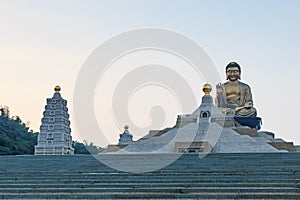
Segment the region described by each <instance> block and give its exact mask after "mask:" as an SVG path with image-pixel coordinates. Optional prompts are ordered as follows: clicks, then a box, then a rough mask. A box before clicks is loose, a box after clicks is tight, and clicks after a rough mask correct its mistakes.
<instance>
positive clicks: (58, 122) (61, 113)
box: [34, 86, 74, 155]
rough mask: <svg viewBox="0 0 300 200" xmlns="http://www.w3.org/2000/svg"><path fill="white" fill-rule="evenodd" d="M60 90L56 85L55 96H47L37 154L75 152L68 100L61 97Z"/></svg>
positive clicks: (36, 149)
mask: <svg viewBox="0 0 300 200" xmlns="http://www.w3.org/2000/svg"><path fill="white" fill-rule="evenodd" d="M60 90H61V88H60V87H59V86H56V87H55V88H54V91H55V93H54V95H53V97H52V98H47V105H46V106H45V111H44V113H43V118H42V125H41V126H40V134H39V135H38V138H37V145H36V146H35V151H34V154H35V155H64V154H74V149H73V148H72V136H71V128H70V120H69V114H68V108H67V100H65V99H63V98H62V97H61V94H60Z"/></svg>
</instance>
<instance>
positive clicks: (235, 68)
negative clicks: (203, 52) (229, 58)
mask: <svg viewBox="0 0 300 200" xmlns="http://www.w3.org/2000/svg"><path fill="white" fill-rule="evenodd" d="M239 79H241V67H240V65H239V64H237V63H236V62H231V63H229V64H228V65H227V66H226V80H229V81H237V80H239Z"/></svg>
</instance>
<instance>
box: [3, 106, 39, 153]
mask: <svg viewBox="0 0 300 200" xmlns="http://www.w3.org/2000/svg"><path fill="white" fill-rule="evenodd" d="M37 135H38V133H34V132H33V131H29V127H28V124H26V123H23V122H22V120H21V119H20V117H18V116H15V117H12V118H10V117H9V111H8V109H7V108H3V107H1V108H0V155H24V154H33V153H34V145H36V141H37Z"/></svg>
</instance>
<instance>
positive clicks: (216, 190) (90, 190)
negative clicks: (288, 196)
mask: <svg viewBox="0 0 300 200" xmlns="http://www.w3.org/2000/svg"><path fill="white" fill-rule="evenodd" d="M77 192H83V193H100V194H102V193H248V192H252V193H273V194H276V193H295V194H296V193H298V194H300V189H299V188H293V187H291V188H280V187H278V188H270V187H267V188H266V187H263V188H260V187H234V188H233V187H231V188H229V187H225V188H223V187H200V188H199V187H189V188H187V187H186V188H180V187H165V188H157V187H152V188H148V187H144V188H141V187H138V188H130V187H127V188H118V187H111V188H34V189H29V188H0V194H11V193H18V194H19V193H30V194H33V193H37V194H42V193H52V194H55V193H77Z"/></svg>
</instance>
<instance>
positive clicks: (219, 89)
mask: <svg viewBox="0 0 300 200" xmlns="http://www.w3.org/2000/svg"><path fill="white" fill-rule="evenodd" d="M216 88H217V93H218V94H220V93H222V92H223V89H222V84H221V83H218V84H217V85H216Z"/></svg>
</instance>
